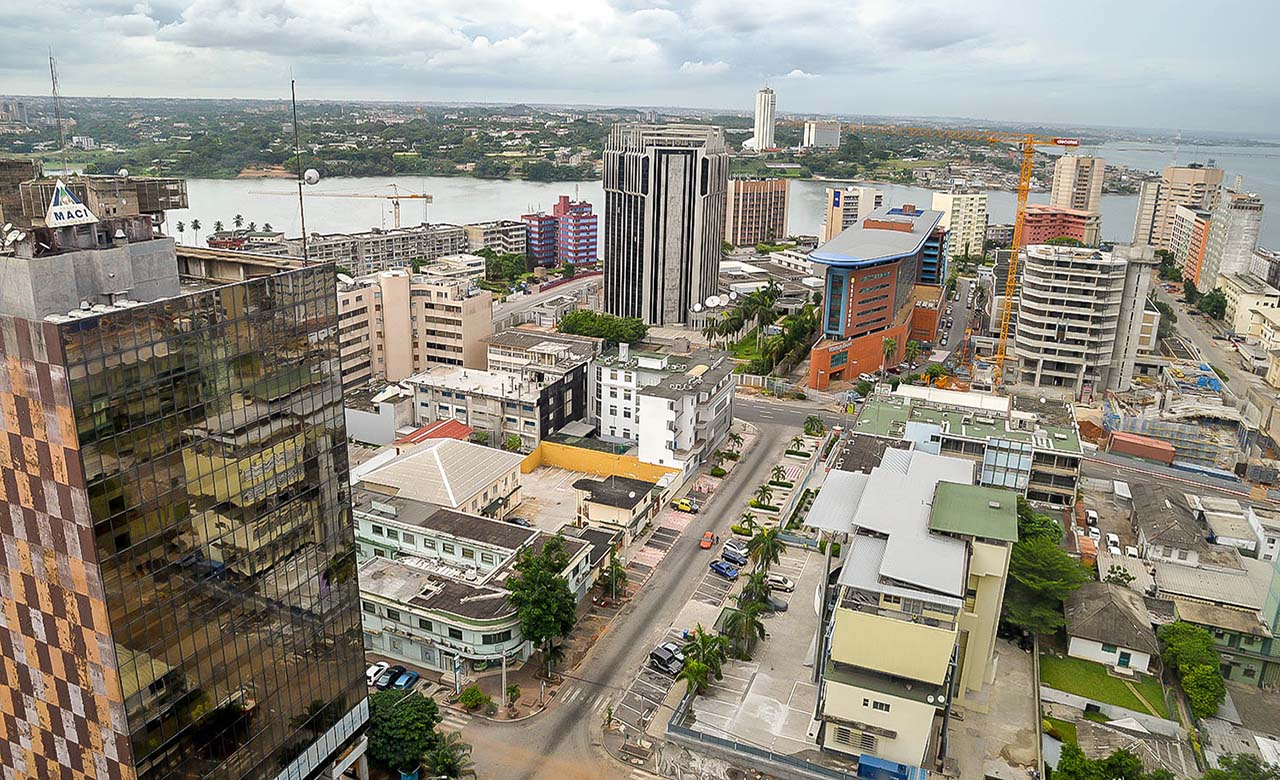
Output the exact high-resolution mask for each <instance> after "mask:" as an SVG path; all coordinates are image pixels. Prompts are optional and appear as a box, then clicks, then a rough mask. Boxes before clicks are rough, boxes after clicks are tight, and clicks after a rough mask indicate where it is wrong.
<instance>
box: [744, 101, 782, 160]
mask: <svg viewBox="0 0 1280 780" xmlns="http://www.w3.org/2000/svg"><path fill="white" fill-rule="evenodd" d="M777 108H778V98H777V95H775V94H773V90H772V89H769V88H768V87H765V88H764V89H762V90H760V91H759V92H757V93H756V118H755V124H754V125H753V127H754V129H755V133H754V134H753V135H752V136H751V138H750V139H749V140H748V141H747V142H746V144H744V146H747V145H749V146H750V147H751V148H752V149H755V150H756V151H758V152H763V151H766V150H768V149H776V148H777V146H776V144H774V142H773V124H774V114H775V113H776V111H777Z"/></svg>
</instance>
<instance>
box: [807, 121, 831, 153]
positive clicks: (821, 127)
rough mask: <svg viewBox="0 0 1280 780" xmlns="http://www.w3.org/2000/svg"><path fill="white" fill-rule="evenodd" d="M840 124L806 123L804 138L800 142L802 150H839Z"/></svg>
mask: <svg viewBox="0 0 1280 780" xmlns="http://www.w3.org/2000/svg"><path fill="white" fill-rule="evenodd" d="M840 128H841V125H840V123H839V122H820V121H810V122H805V123H804V136H803V137H802V139H801V141H800V148H801V149H839V148H840Z"/></svg>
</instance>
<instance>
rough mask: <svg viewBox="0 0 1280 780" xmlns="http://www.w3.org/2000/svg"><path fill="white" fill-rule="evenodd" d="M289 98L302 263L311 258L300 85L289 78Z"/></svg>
mask: <svg viewBox="0 0 1280 780" xmlns="http://www.w3.org/2000/svg"><path fill="white" fill-rule="evenodd" d="M289 99H290V100H291V101H292V103H293V161H294V163H295V164H296V165H295V167H296V168H297V171H298V216H299V217H300V218H301V220H302V264H303V265H306V264H307V262H308V261H309V260H310V256H309V255H308V254H307V210H306V207H305V206H303V204H302V185H303V183H304V179H303V178H302V145H301V144H300V143H299V141H298V87H297V82H296V81H295V80H294V79H293V78H292V76H291V77H290V78H289Z"/></svg>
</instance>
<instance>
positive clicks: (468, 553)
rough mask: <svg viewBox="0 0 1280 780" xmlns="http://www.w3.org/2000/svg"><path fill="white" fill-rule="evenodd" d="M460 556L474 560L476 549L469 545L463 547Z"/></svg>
mask: <svg viewBox="0 0 1280 780" xmlns="http://www.w3.org/2000/svg"><path fill="white" fill-rule="evenodd" d="M462 557H463V558H466V559H467V560H469V561H474V560H475V559H476V551H475V550H472V549H471V548H470V547H463V548H462Z"/></svg>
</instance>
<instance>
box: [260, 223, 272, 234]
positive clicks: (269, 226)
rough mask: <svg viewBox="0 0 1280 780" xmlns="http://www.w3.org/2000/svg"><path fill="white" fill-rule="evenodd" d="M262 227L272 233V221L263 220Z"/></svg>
mask: <svg viewBox="0 0 1280 780" xmlns="http://www.w3.org/2000/svg"><path fill="white" fill-rule="evenodd" d="M262 229H263V230H264V231H266V232H267V233H270V232H271V223H270V222H263V223H262Z"/></svg>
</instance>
